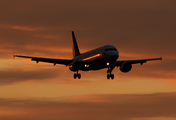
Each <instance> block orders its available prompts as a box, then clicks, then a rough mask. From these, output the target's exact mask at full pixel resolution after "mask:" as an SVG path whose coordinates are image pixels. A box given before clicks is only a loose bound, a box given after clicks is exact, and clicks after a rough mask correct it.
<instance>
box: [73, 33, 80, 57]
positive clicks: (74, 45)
mask: <svg viewBox="0 0 176 120" xmlns="http://www.w3.org/2000/svg"><path fill="white" fill-rule="evenodd" d="M71 36H72V51H73V57H75V56H77V55H80V52H79V48H78V45H77V42H76V37H75V34H74V31H72V32H71Z"/></svg>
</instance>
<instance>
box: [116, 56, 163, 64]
mask: <svg viewBox="0 0 176 120" xmlns="http://www.w3.org/2000/svg"><path fill="white" fill-rule="evenodd" d="M152 60H162V58H153V59H141V60H122V61H115V62H114V63H113V65H114V66H120V65H121V64H122V63H124V62H127V63H130V64H137V63H140V64H141V65H142V64H143V63H146V62H147V61H152Z"/></svg>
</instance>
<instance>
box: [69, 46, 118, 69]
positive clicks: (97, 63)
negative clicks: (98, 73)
mask: <svg viewBox="0 0 176 120" xmlns="http://www.w3.org/2000/svg"><path fill="white" fill-rule="evenodd" d="M118 57H119V52H118V50H117V49H116V48H115V47H114V46H112V45H105V46H103V47H99V48H97V49H94V50H91V51H88V52H86V53H83V54H80V55H78V56H76V57H74V58H73V59H72V60H73V61H84V62H85V63H87V64H84V65H82V66H81V67H80V69H79V70H83V71H89V70H100V69H103V68H107V67H108V65H107V63H108V64H110V63H111V62H114V61H116V60H117V59H118ZM69 68H70V70H71V71H76V70H75V69H73V68H72V65H71V66H70V67H69Z"/></svg>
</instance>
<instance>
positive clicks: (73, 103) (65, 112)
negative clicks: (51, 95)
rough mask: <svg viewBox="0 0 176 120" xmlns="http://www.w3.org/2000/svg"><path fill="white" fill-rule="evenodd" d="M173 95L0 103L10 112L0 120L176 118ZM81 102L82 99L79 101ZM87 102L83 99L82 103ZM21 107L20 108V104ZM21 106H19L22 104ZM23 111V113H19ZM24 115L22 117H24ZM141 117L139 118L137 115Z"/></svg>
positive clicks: (12, 100) (0, 115)
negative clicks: (8, 119) (21, 119)
mask: <svg viewBox="0 0 176 120" xmlns="http://www.w3.org/2000/svg"><path fill="white" fill-rule="evenodd" d="M175 96H176V95H175V93H158V94H133V95H128V94H122V95H118V94H117V95H116V94H111V95H88V96H78V97H76V99H75V98H74V97H72V98H67V99H64V101H63V100H61V101H60V100H59V101H55V100H54V101H53V100H52V99H49V100H46V99H45V100H44V99H38V100H14V99H8V100H4V99H1V100H0V106H1V107H2V106H4V107H6V108H7V109H6V110H9V112H10V113H13V112H14V113H16V114H15V116H14V115H13V114H9V115H8V116H3V114H0V118H1V119H2V118H3V119H7V118H11V119H12V120H16V119H18V118H19V117H20V118H23V119H27V120H31V119H38V120H40V119H46V118H48V119H49V118H50V119H51V118H52V119H65V120H70V119H72V120H81V119H84V120H89V119H96V120H102V119H108V118H110V119H112V120H115V119H129V120H131V119H134V118H152V117H163V116H165V118H167V117H168V118H169V117H176V115H175V110H176V106H175V100H176V97H175ZM82 98H83V99H82ZM85 98H86V99H85ZM19 103H20V104H19ZM21 103H22V104H21ZM21 110H23V112H21ZM24 113H25V114H24ZM139 113H140V114H139Z"/></svg>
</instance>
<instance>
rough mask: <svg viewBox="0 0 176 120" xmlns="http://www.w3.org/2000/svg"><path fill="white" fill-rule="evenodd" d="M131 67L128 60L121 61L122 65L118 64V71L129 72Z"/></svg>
mask: <svg viewBox="0 0 176 120" xmlns="http://www.w3.org/2000/svg"><path fill="white" fill-rule="evenodd" d="M131 68H132V65H131V64H130V63H128V62H124V63H122V65H121V66H120V71H122V72H129V71H130V70H131Z"/></svg>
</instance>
